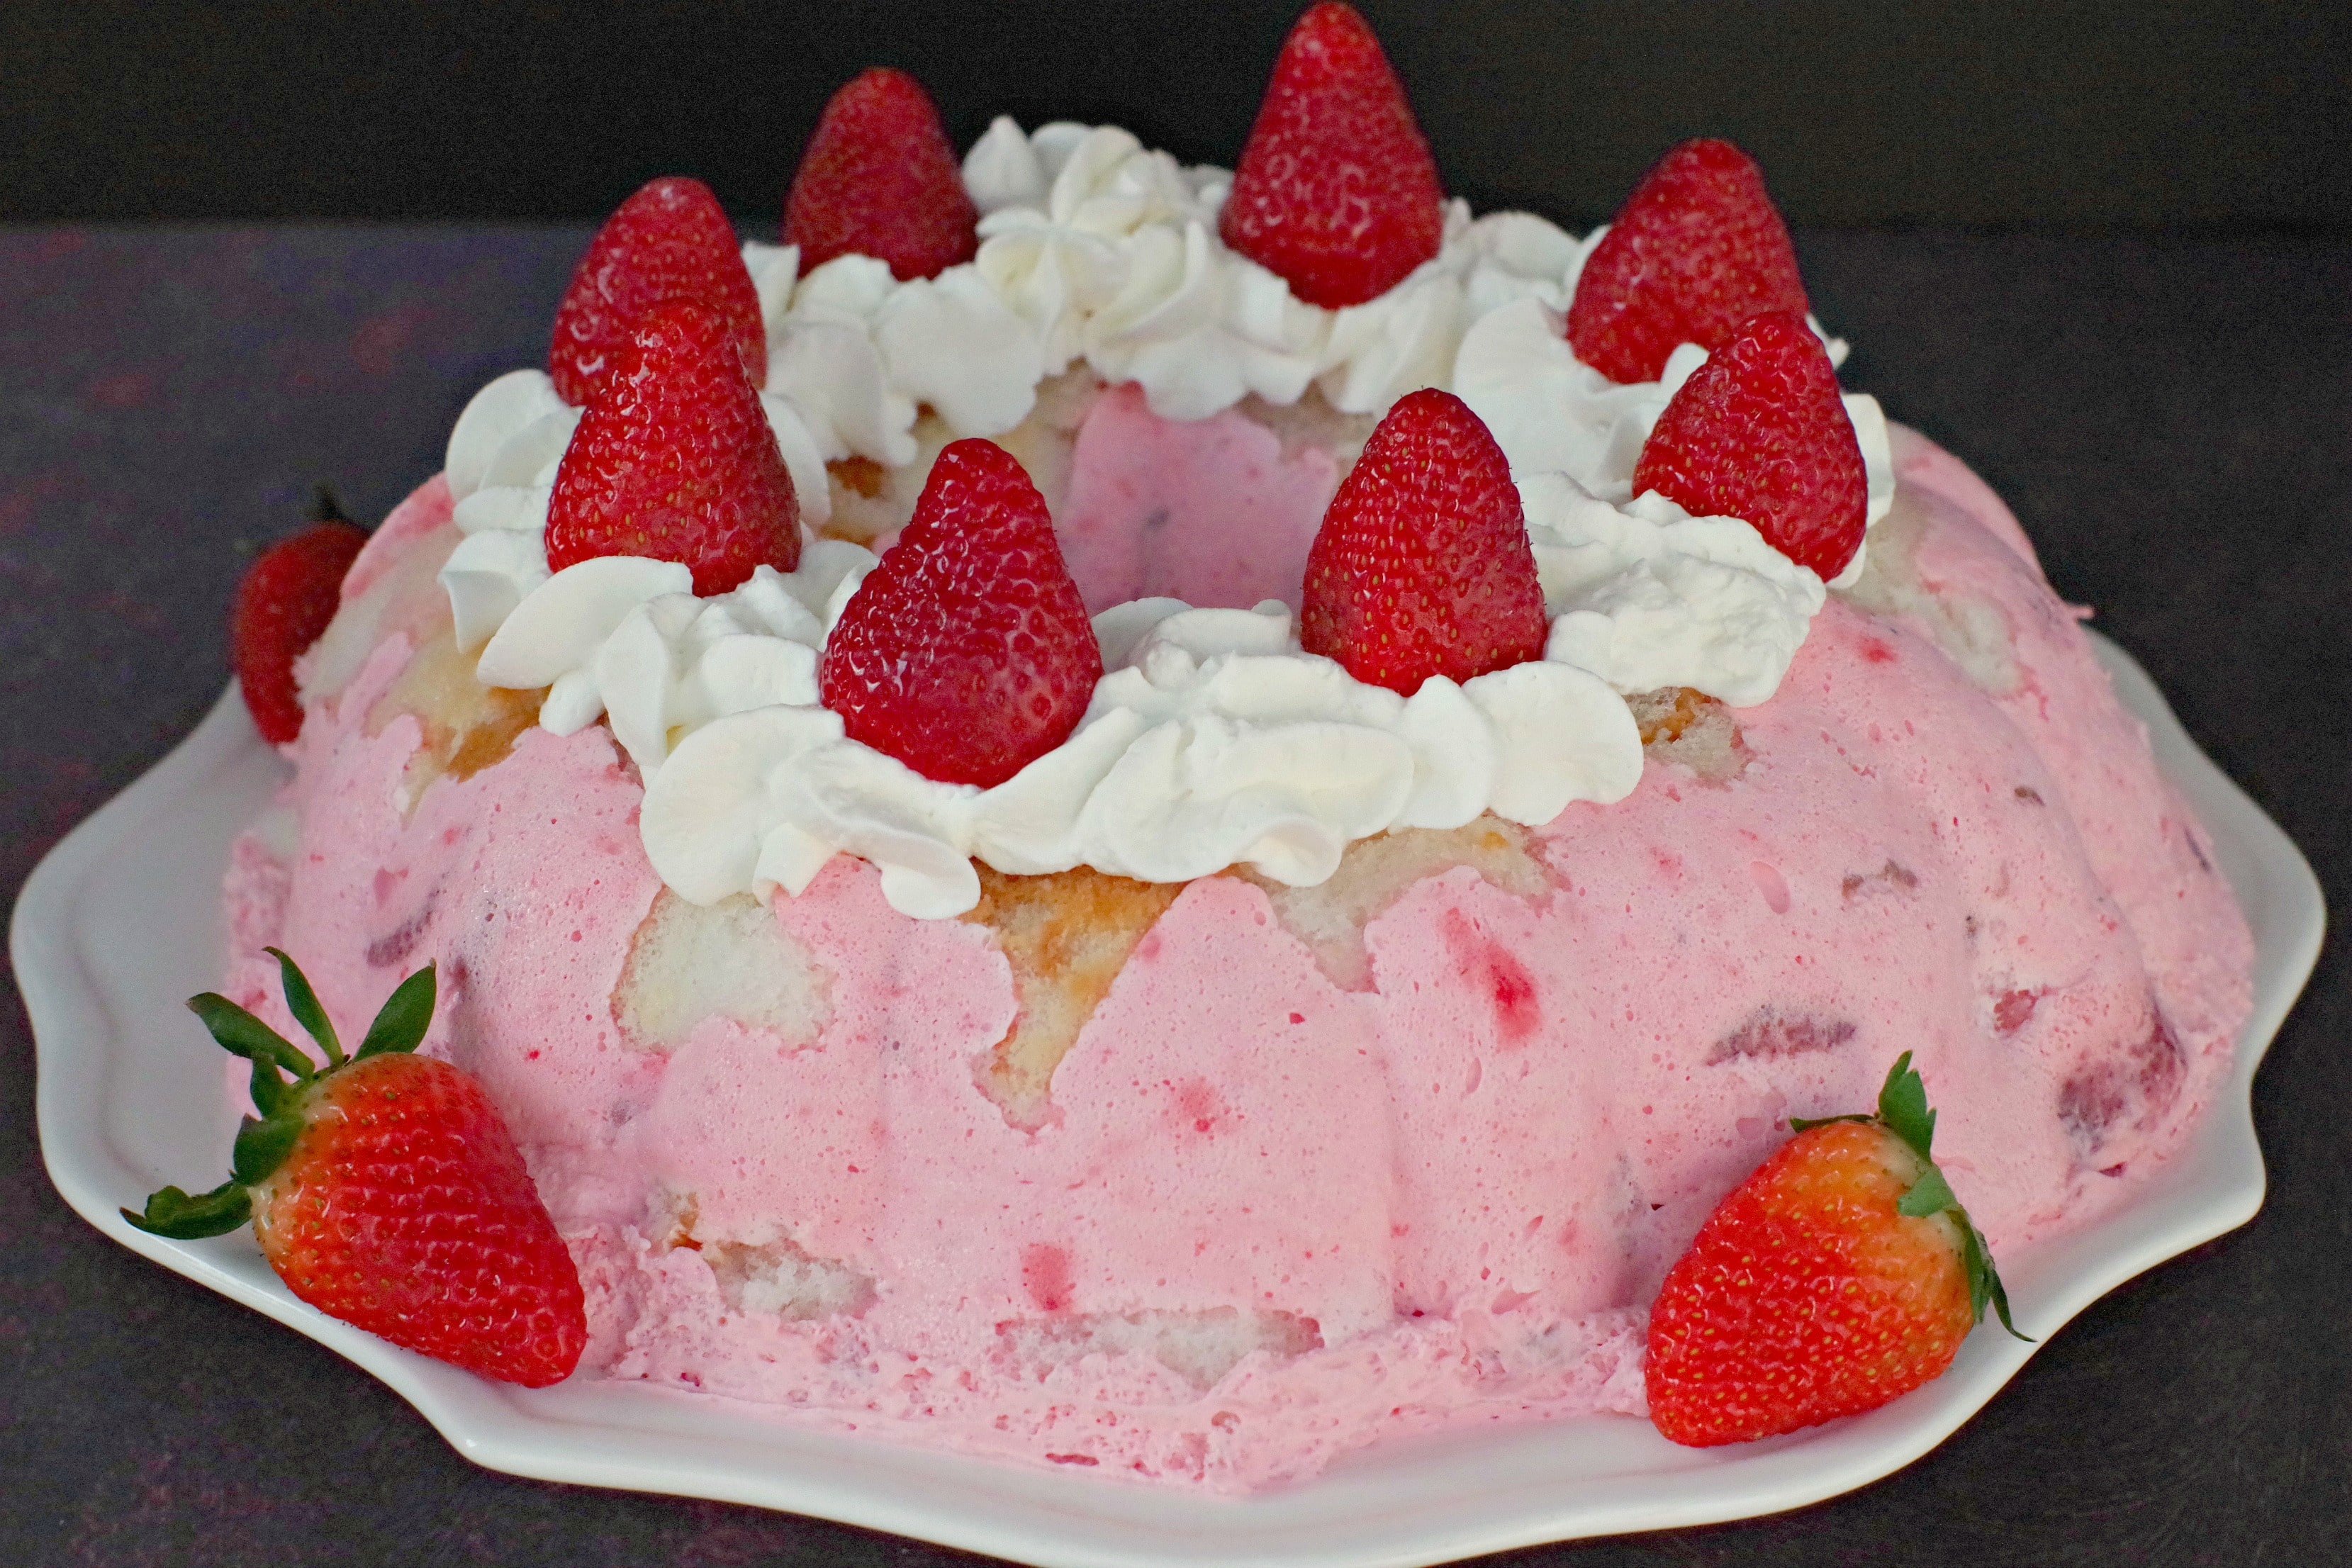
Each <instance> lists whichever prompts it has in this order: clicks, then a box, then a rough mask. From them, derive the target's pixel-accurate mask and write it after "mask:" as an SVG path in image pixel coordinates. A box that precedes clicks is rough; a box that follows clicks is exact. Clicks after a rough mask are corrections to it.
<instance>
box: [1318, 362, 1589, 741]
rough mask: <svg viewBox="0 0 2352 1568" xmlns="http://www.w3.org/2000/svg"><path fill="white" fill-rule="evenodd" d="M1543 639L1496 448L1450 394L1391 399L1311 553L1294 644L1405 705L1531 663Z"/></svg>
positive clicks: (1512, 490) (1521, 523)
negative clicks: (1427, 685) (1432, 683)
mask: <svg viewBox="0 0 2352 1568" xmlns="http://www.w3.org/2000/svg"><path fill="white" fill-rule="evenodd" d="M1549 629H1550V628H1549V624H1548V623H1547V622H1546V621H1545V619H1544V601H1543V588H1542V586H1541V584H1538V582H1537V580H1536V559H1535V552H1534V550H1533V549H1532V548H1531V547H1530V546H1529V545H1528V526H1527V519H1526V516H1525V514H1524V513H1523V512H1522V511H1521V510H1520V508H1519V491H1518V487H1517V486H1516V485H1514V484H1513V483H1512V482H1511V465H1510V462H1509V460H1508V459H1507V458H1505V457H1504V456H1503V449H1502V448H1501V447H1497V446H1496V444H1495V438H1494V437H1493V436H1491V435H1489V434H1488V433H1487V430H1486V426H1485V424H1484V423H1482V422H1481V421H1480V420H1479V418H1478V416H1476V415H1475V414H1473V413H1472V412H1470V405H1468V404H1466V403H1464V402H1463V401H1462V400H1461V399H1460V398H1458V397H1456V396H1454V395H1453V394H1452V393H1450V392H1439V391H1436V390H1435V389H1433V388H1432V389H1428V390H1424V391H1421V392H1415V393H1412V394H1410V395H1406V396H1404V397H1401V398H1399V399H1398V400H1397V402H1396V405H1395V406H1394V407H1392V408H1391V409H1390V410H1389V411H1388V414H1387V416H1385V417H1383V418H1382V419H1381V423H1380V426H1379V427H1378V428H1376V429H1375V430H1374V431H1373V432H1372V437H1371V439H1370V441H1367V442H1366V443H1365V444H1364V454H1363V456H1362V457H1360V458H1358V459H1357V460H1356V466H1355V468H1352V469H1351V470H1349V474H1348V477H1347V479H1344V480H1342V481H1341V482H1340V485H1339V494H1337V495H1335V496H1333V497H1332V498H1331V505H1330V507H1329V508H1328V510H1326V511H1325V512H1324V514H1323V526H1322V528H1321V529H1320V530H1319V531H1318V532H1317V533H1316V535H1315V543H1314V545H1313V546H1312V547H1311V548H1310V549H1309V550H1308V551H1307V583H1306V588H1305V592H1304V595H1303V597H1302V602H1301V605H1300V609H1299V616H1298V637H1299V641H1300V642H1301V643H1302V644H1303V645H1304V646H1305V647H1306V649H1307V652H1308V653H1319V654H1322V655H1324V656H1326V657H1327V658H1335V659H1338V660H1339V662H1340V663H1341V664H1342V665H1344V666H1346V667H1347V669H1348V673H1349V674H1350V675H1352V676H1354V677H1355V678H1356V679H1359V680H1362V681H1368V682H1370V684H1372V685H1374V686H1385V687H1387V688H1388V689H1390V690H1391V691H1396V692H1401V693H1402V694H1403V695H1405V696H1407V697H1410V696H1412V694H1413V693H1414V692H1416V691H1418V690H1420V689H1421V683H1422V682H1423V681H1424V680H1426V679H1429V678H1430V677H1431V676H1433V675H1443V676H1444V677H1446V678H1447V679H1451V680H1456V681H1461V680H1467V679H1470V678H1471V677H1472V676H1474V675H1484V674H1486V672H1487V671H1489V670H1494V669H1502V668H1507V667H1508V666H1511V665H1514V664H1524V663H1526V662H1527V661H1528V660H1529V659H1531V658H1541V657H1542V656H1543V648H1544V637H1545V636H1546V634H1547V633H1548V632H1549Z"/></svg>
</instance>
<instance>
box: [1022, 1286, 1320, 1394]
mask: <svg viewBox="0 0 2352 1568" xmlns="http://www.w3.org/2000/svg"><path fill="white" fill-rule="evenodd" d="M996 1337H997V1342H998V1346H999V1350H1000V1353H1001V1354H1003V1356H1005V1357H1006V1358H1008V1359H1010V1360H1011V1361H1012V1362H1013V1363H1015V1364H1016V1365H1018V1366H1020V1367H1022V1368H1024V1369H1025V1370H1032V1371H1050V1370H1052V1369H1054V1368H1056V1367H1062V1366H1067V1365H1070V1364H1071V1363H1076V1362H1078V1361H1082V1360H1084V1359H1085V1358H1086V1357H1087V1356H1090V1355H1104V1356H1126V1355H1139V1356H1148V1357H1150V1359H1151V1360H1153V1361H1156V1362H1158V1363H1160V1365H1161V1366H1164V1367H1166V1368H1167V1369H1168V1370H1169V1371H1171V1372H1172V1373H1175V1374H1176V1375H1177V1376H1179V1377H1181V1378H1182V1379H1183V1380H1184V1381H1185V1382H1187V1383H1189V1384H1192V1386H1193V1387H1194V1388H1196V1389H1199V1390H1201V1391H1202V1392H1203V1393H1205V1392H1207V1391H1208V1390H1209V1389H1212V1388H1214V1387H1215V1386H1216V1385H1217V1384H1220V1383H1222V1382H1223V1381H1224V1378H1225V1374H1226V1373H1230V1372H1232V1371H1233V1370H1234V1367H1236V1366H1239V1365H1240V1364H1241V1363H1242V1362H1243V1360H1244V1358H1246V1357H1249V1356H1252V1355H1255V1354H1258V1353H1259V1352H1265V1354H1267V1355H1271V1356H1273V1357H1275V1358H1276V1359H1277V1360H1282V1361H1289V1360H1293V1359H1295V1358H1297V1357H1298V1356H1302V1355H1305V1354H1307V1352H1309V1351H1318V1350H1321V1349H1322V1348H1323V1332H1322V1329H1321V1327H1320V1326H1319V1325H1318V1323H1317V1322H1316V1321H1315V1320H1314V1319H1312V1318H1307V1317H1300V1316H1298V1315H1297V1314H1295V1313H1291V1312H1273V1311H1251V1312H1244V1311H1241V1310H1237V1309H1235V1308H1233V1307H1215V1308H1211V1309H1209V1310H1204V1311H1170V1310H1149V1311H1139V1312H1123V1313H1089V1314H1080V1315H1074V1316H1063V1317H1056V1318H1053V1319H1048V1320H1028V1319H1024V1320H1023V1321H1018V1322H1012V1323H1000V1324H999V1325H997V1330H996Z"/></svg>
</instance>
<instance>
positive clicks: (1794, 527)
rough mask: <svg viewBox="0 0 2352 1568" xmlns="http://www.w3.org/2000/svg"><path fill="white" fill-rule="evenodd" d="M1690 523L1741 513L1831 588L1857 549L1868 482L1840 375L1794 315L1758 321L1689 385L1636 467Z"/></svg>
mask: <svg viewBox="0 0 2352 1568" xmlns="http://www.w3.org/2000/svg"><path fill="white" fill-rule="evenodd" d="M1644 490H1656V491H1657V492H1658V493H1659V494H1660V495H1663V496H1664V497H1665V498H1666V499H1667V500H1671V501H1673V502H1675V504H1676V505H1677V506H1679V507H1681V508H1682V509H1683V510H1685V511H1686V512H1689V513H1690V514H1691V515H1692V516H1693V517H1738V518H1745V519H1746V520H1747V521H1749V522H1751V523H1753V524H1754V525H1755V527H1756V531H1758V532H1759V533H1761V534H1762V535H1763V536H1764V538H1765V542H1767V543H1769V544H1770V545H1771V546H1772V547H1773V548H1774V549H1776V550H1778V551H1780V553H1781V554H1783V555H1786V556H1787V557H1788V558H1789V559H1790V560H1791V561H1794V562H1795V563H1797V564H1799V565H1800V566H1810V567H1811V568H1812V569H1813V571H1814V572H1816V573H1817V574H1820V576H1821V578H1822V581H1823V582H1828V581H1829V580H1830V579H1831V578H1832V577H1835V576H1836V575H1837V574H1839V573H1841V572H1843V571H1844V570H1845V565H1846V563H1847V562H1849V561H1851V560H1853V552H1855V551H1856V550H1857V549H1859V548H1861V545H1862V535H1863V531H1864V528H1865V527H1866V526H1868V523H1869V521H1870V475H1869V472H1868V470H1866V469H1865V468H1864V467H1863V462H1862V443H1861V442H1860V441H1859V440H1857V439H1856V438H1855V437H1854V433H1853V418H1852V417H1851V416H1848V415H1847V413H1846V411H1845V405H1844V404H1843V402H1841V401H1840V400H1839V397H1838V382H1837V372H1836V371H1835V370H1834V369H1832V367H1831V365H1830V356H1829V353H1828V351H1827V350H1825V349H1823V348H1822V340H1821V339H1820V338H1818V337H1816V336H1814V335H1813V330H1812V329H1811V327H1809V326H1807V325H1806V324H1805V318H1804V317H1803V316H1802V315H1801V314H1799V313H1798V312H1796V311H1794V310H1773V311H1769V312H1767V313H1766V314H1764V315H1760V316H1755V317H1751V318H1750V319H1749V320H1748V321H1745V322H1743V323H1741V325H1740V328H1739V331H1738V332H1737V333H1735V334H1733V336H1732V338H1731V340H1730V341H1729V342H1727V343H1725V344H1724V345H1723V346H1722V347H1721V348H1719V349H1717V350H1716V351H1715V352H1714V353H1711V354H1709V355H1708V356H1707V360H1706V363H1705V364H1703V365H1701V366H1699V367H1698V369H1696V370H1695V371H1693V372H1692V373H1691V376H1690V379H1689V380H1688V381H1685V382H1684V383H1683V384H1682V387H1681V389H1680V390H1679V391H1677V392H1676V393H1675V395H1674V397H1673V399H1672V401H1670V402H1668V403H1667V405H1666V406H1665V411H1664V413H1662V414H1660V415H1659V416H1658V423H1657V424H1656V426H1654V427H1653V428H1652V429H1651V431H1650V438H1649V439H1648V440H1647V441H1645V442H1643V444H1642V455H1641V457H1640V458H1638V459H1636V460H1635V462H1634V464H1633V493H1634V494H1635V495H1640V494H1641V493H1642V492H1643V491H1644Z"/></svg>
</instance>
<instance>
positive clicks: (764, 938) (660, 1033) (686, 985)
mask: <svg viewBox="0 0 2352 1568" xmlns="http://www.w3.org/2000/svg"><path fill="white" fill-rule="evenodd" d="M612 1007H613V1020H614V1022H615V1023H616V1024H618V1025H619V1026H620V1027H621V1035H622V1037H623V1038H624V1039H625V1040H627V1041H628V1042H629V1043H630V1044H631V1045H633V1046H635V1047H638V1048H639V1049H641V1050H670V1049H674V1048H676V1047H678V1046H681V1045H683V1044H685V1043H686V1038H687V1037H688V1035H690V1034H692V1033H693V1032H694V1029H695V1026H697V1025H698V1024H700V1023H701V1022H702V1021H703V1020H704V1019H705V1018H710V1017H722V1018H732V1019H733V1020H734V1021H735V1022H737V1023H738V1024H740V1025H742V1026H744V1027H745V1028H748V1029H761V1030H765V1031H767V1032H769V1033H771V1034H773V1035H774V1036H776V1037H778V1038H779V1039H780V1040H782V1041H783V1042H784V1043H785V1044H787V1045H792V1046H804V1045H808V1044H811V1043H813V1042H814V1040H815V1039H816V1037H818V1036H819V1035H820V1034H822V1033H823V1032H824V1026H825V1022H826V1020H827V1019H829V1018H830V1017H831V1016H832V1014H833V1005H832V1000H831V993H830V977H829V976H828V975H827V974H826V973H825V972H824V970H823V969H822V968H821V967H819V966H818V964H817V963H816V960H815V959H814V957H812V956H811V955H810V953H809V951H808V949H806V948H805V947H803V946H802V945H801V943H800V942H799V940H798V939H797V938H795V937H794V936H793V934H792V933H791V932H790V931H786V930H784V928H783V926H782V923H781V922H779V921H777V919H776V916H775V911H773V910H770V909H766V908H763V907H762V906H761V904H760V902H759V901H758V900H755V899H753V898H752V897H751V895H749V894H748V893H739V894H737V895H736V896H735V897H733V898H730V899H722V900H719V902H718V903H715V904H709V905H702V904H694V903H689V902H688V901H687V900H684V899H681V898H679V897H678V896H677V894H676V893H673V892H671V891H670V890H669V889H667V888H664V889H661V890H660V891H659V892H657V893H656V894H655V895H654V901H653V906H652V908H650V909H649V910H646V918H645V919H644V921H641V922H639V924H638V926H637V930H636V934H635V936H633V937H632V938H631V939H630V941H629V957H628V962H627V963H625V965H624V966H623V968H622V970H621V983H620V984H618V985H617V986H615V987H614V991H613V1001H612Z"/></svg>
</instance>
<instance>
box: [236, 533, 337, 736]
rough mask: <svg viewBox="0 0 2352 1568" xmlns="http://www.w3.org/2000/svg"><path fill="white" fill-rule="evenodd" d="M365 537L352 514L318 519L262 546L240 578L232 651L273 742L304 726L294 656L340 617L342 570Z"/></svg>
mask: <svg viewBox="0 0 2352 1568" xmlns="http://www.w3.org/2000/svg"><path fill="white" fill-rule="evenodd" d="M366 542H367V535H366V534H365V533H362V531H360V530H359V529H357V528H355V527H353V526H352V524H350V523H348V522H343V521H331V522H320V523H314V524H312V525H311V526H310V527H309V528H306V529H304V530H303V531H301V532H299V533H298V534H296V535H294V537H292V538H291V539H281V540H279V541H278V542H277V543H275V544H273V545H271V546H270V547H269V548H268V549H267V550H265V551H263V552H261V554H260V555H259V556H258V557H257V558H256V559H255V561H254V563H253V564H252V565H250V566H248V567H247V568H246V569H245V577H244V579H243V580H242V581H241V582H239V583H238V584H237V585H236V609H235V610H234V611H232V612H231V613H230V616H229V631H228V643H229V657H230V659H231V661H232V662H233V663H234V664H235V665H236V683H237V686H238V687H239V689H242V690H243V691H244V693H245V706H246V709H247V711H248V712H250V713H251V714H252V715H253V725H254V728H255V729H257V730H259V731H261V738H262V739H263V740H265V741H268V742H270V743H271V744H272V745H283V744H285V743H286V742H289V741H290V740H292V739H293V738H294V737H295V736H297V735H299V734H300V733H301V732H302V698H301V695H300V693H299V692H298V691H297V690H296V689H295V686H294V661H295V659H297V658H299V657H301V654H302V652H303V650H304V649H306V648H308V647H310V645H311V644H312V643H314V642H317V641H318V640H319V636H320V633H322V632H324V631H325V630H326V629H327V623H328V622H330V621H331V620H333V619H334V618H335V610H336V608H337V606H338V605H341V603H342V592H343V574H345V573H347V572H349V571H350V570H351V569H352V562H353V561H354V560H356V559H357V558H358V556H359V552H360V547H361V546H362V545H363V544H365V543H366Z"/></svg>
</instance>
